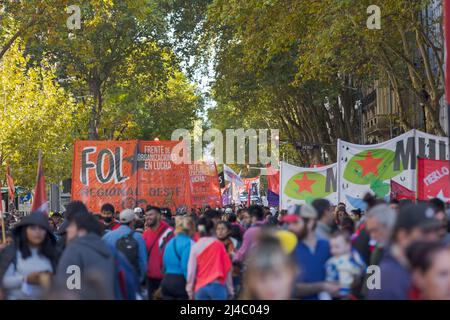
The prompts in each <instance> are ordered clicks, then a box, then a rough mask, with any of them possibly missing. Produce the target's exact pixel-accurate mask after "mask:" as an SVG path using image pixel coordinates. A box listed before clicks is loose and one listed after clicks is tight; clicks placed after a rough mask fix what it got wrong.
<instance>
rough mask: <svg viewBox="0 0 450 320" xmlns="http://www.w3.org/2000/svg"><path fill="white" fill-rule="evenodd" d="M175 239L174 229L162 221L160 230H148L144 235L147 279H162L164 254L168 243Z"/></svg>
mask: <svg viewBox="0 0 450 320" xmlns="http://www.w3.org/2000/svg"><path fill="white" fill-rule="evenodd" d="M172 237H173V228H172V227H170V226H169V225H168V224H167V223H165V222H164V221H161V223H160V224H159V227H158V229H156V230H155V231H153V229H151V228H148V229H147V230H145V231H144V233H143V234H142V238H143V239H144V241H145V246H146V247H147V253H148V262H147V277H148V278H151V279H162V278H163V273H162V267H163V254H164V249H165V247H166V244H167V242H168V241H169V240H170V239H172Z"/></svg>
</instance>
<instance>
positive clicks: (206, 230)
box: [197, 217, 214, 237]
mask: <svg viewBox="0 0 450 320" xmlns="http://www.w3.org/2000/svg"><path fill="white" fill-rule="evenodd" d="M197 227H198V229H199V231H200V233H201V234H202V237H204V236H210V235H211V234H212V232H213V231H214V222H213V221H212V220H211V219H209V218H206V217H202V218H200V219H199V220H198V223H197ZM202 229H203V230H202Z"/></svg>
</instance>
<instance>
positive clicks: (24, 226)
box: [12, 212, 56, 259]
mask: <svg viewBox="0 0 450 320" xmlns="http://www.w3.org/2000/svg"><path fill="white" fill-rule="evenodd" d="M12 235H13V238H14V243H15V244H16V245H17V247H18V249H19V251H20V252H21V254H22V257H23V258H24V259H26V258H28V257H29V256H31V249H33V248H34V249H38V252H39V253H40V254H43V255H44V256H46V257H47V258H49V259H53V258H54V255H55V243H56V239H55V237H54V236H53V234H52V232H51V229H50V225H49V223H48V218H47V216H46V215H44V214H43V213H41V212H32V213H31V214H30V215H28V216H26V217H24V218H23V219H22V221H20V222H19V223H18V224H17V225H16V226H15V227H14V230H13V231H12Z"/></svg>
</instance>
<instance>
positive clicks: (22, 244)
mask: <svg viewBox="0 0 450 320" xmlns="http://www.w3.org/2000/svg"><path fill="white" fill-rule="evenodd" d="M30 226H31V225H25V226H23V227H20V229H21V230H20V232H18V233H17V234H16V236H14V243H15V244H16V246H17V248H18V249H19V251H20V253H21V254H22V258H23V259H27V258H28V257H30V256H31V250H30V247H29V246H28V240H27V228H28V227H30ZM38 252H39V254H41V255H43V256H44V257H46V258H48V259H49V260H50V261H51V262H52V264H54V263H55V262H56V248H55V243H54V240H53V238H52V237H51V236H50V233H49V232H48V231H46V233H45V238H44V241H43V242H42V243H41V245H40V246H39V250H38Z"/></svg>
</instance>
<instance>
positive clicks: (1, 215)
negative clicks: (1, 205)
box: [0, 200, 6, 243]
mask: <svg viewBox="0 0 450 320" xmlns="http://www.w3.org/2000/svg"><path fill="white" fill-rule="evenodd" d="M0 201H1V200H0ZM0 217H1V222H2V243H6V231H5V219H4V218H3V211H2V212H0Z"/></svg>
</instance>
